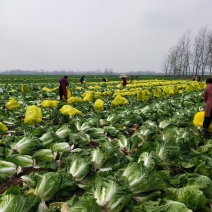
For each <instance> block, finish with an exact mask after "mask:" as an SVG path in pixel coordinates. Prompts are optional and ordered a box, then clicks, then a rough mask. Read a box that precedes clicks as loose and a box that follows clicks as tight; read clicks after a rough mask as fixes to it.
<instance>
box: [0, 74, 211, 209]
mask: <svg viewBox="0 0 212 212" xmlns="http://www.w3.org/2000/svg"><path fill="white" fill-rule="evenodd" d="M93 79H94V78H93ZM58 80H59V79H58V76H53V77H52V76H51V77H48V76H45V77H44V76H43V77H36V76H28V77H21V76H17V77H13V78H9V77H5V78H4V77H2V76H1V78H0V87H1V88H2V91H3V92H1V90H0V107H1V110H0V211H3V212H36V211H39V212H59V211H62V212H119V211H121V212H164V211H165V212H192V211H194V212H209V211H212V139H204V138H203V137H202V135H201V131H200V128H201V127H197V126H195V125H194V123H193V118H194V115H195V114H196V113H197V112H198V111H204V106H205V105H204V102H203V96H202V94H203V90H204V88H205V82H196V81H191V80H157V79H154V80H144V79H143V80H141V79H133V80H132V81H131V82H130V83H129V84H128V85H127V87H126V88H122V87H121V85H120V80H119V79H117V80H109V81H107V82H102V81H101V80H96V79H94V80H92V78H91V79H90V80H87V82H86V84H80V83H78V81H77V80H76V79H75V78H74V77H73V78H71V77H70V78H69V83H70V85H69V86H68V87H67V89H68V97H69V98H68V100H67V102H66V101H65V100H63V101H59V95H58ZM128 82H129V81H128Z"/></svg>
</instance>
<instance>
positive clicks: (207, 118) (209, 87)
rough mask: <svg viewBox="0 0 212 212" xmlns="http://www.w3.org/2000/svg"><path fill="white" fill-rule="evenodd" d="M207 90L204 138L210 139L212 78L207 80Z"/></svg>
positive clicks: (205, 94)
mask: <svg viewBox="0 0 212 212" xmlns="http://www.w3.org/2000/svg"><path fill="white" fill-rule="evenodd" d="M206 84H207V86H206V88H205V90H204V94H203V98H204V102H205V117H204V121H203V130H202V132H203V137H205V138H209V137H210V136H209V132H208V127H209V126H210V124H211V121H212V78H208V79H207V80H206Z"/></svg>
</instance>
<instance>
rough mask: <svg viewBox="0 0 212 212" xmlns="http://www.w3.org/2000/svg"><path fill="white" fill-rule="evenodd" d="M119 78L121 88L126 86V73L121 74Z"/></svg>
mask: <svg viewBox="0 0 212 212" xmlns="http://www.w3.org/2000/svg"><path fill="white" fill-rule="evenodd" d="M121 78H122V85H123V88H126V85H127V75H126V74H122V75H121Z"/></svg>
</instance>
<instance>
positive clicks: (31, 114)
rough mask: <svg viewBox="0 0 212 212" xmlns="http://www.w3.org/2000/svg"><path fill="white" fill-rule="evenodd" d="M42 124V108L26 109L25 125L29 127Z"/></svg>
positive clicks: (33, 106)
mask: <svg viewBox="0 0 212 212" xmlns="http://www.w3.org/2000/svg"><path fill="white" fill-rule="evenodd" d="M41 122H42V111H41V108H39V107H37V106H35V105H31V106H28V107H27V108H26V113H25V118H24V123H25V124H27V125H32V124H39V123H41Z"/></svg>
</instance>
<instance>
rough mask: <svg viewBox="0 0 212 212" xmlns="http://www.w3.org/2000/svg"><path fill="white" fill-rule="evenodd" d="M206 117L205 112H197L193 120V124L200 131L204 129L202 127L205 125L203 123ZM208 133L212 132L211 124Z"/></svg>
mask: <svg viewBox="0 0 212 212" xmlns="http://www.w3.org/2000/svg"><path fill="white" fill-rule="evenodd" d="M204 116H205V112H204V111H200V112H197V113H196V114H195V116H194V119H193V124H194V125H195V126H196V127H199V128H200V129H202V125H203V121H204ZM208 131H210V132H212V123H211V124H210V126H209V128H208Z"/></svg>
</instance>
